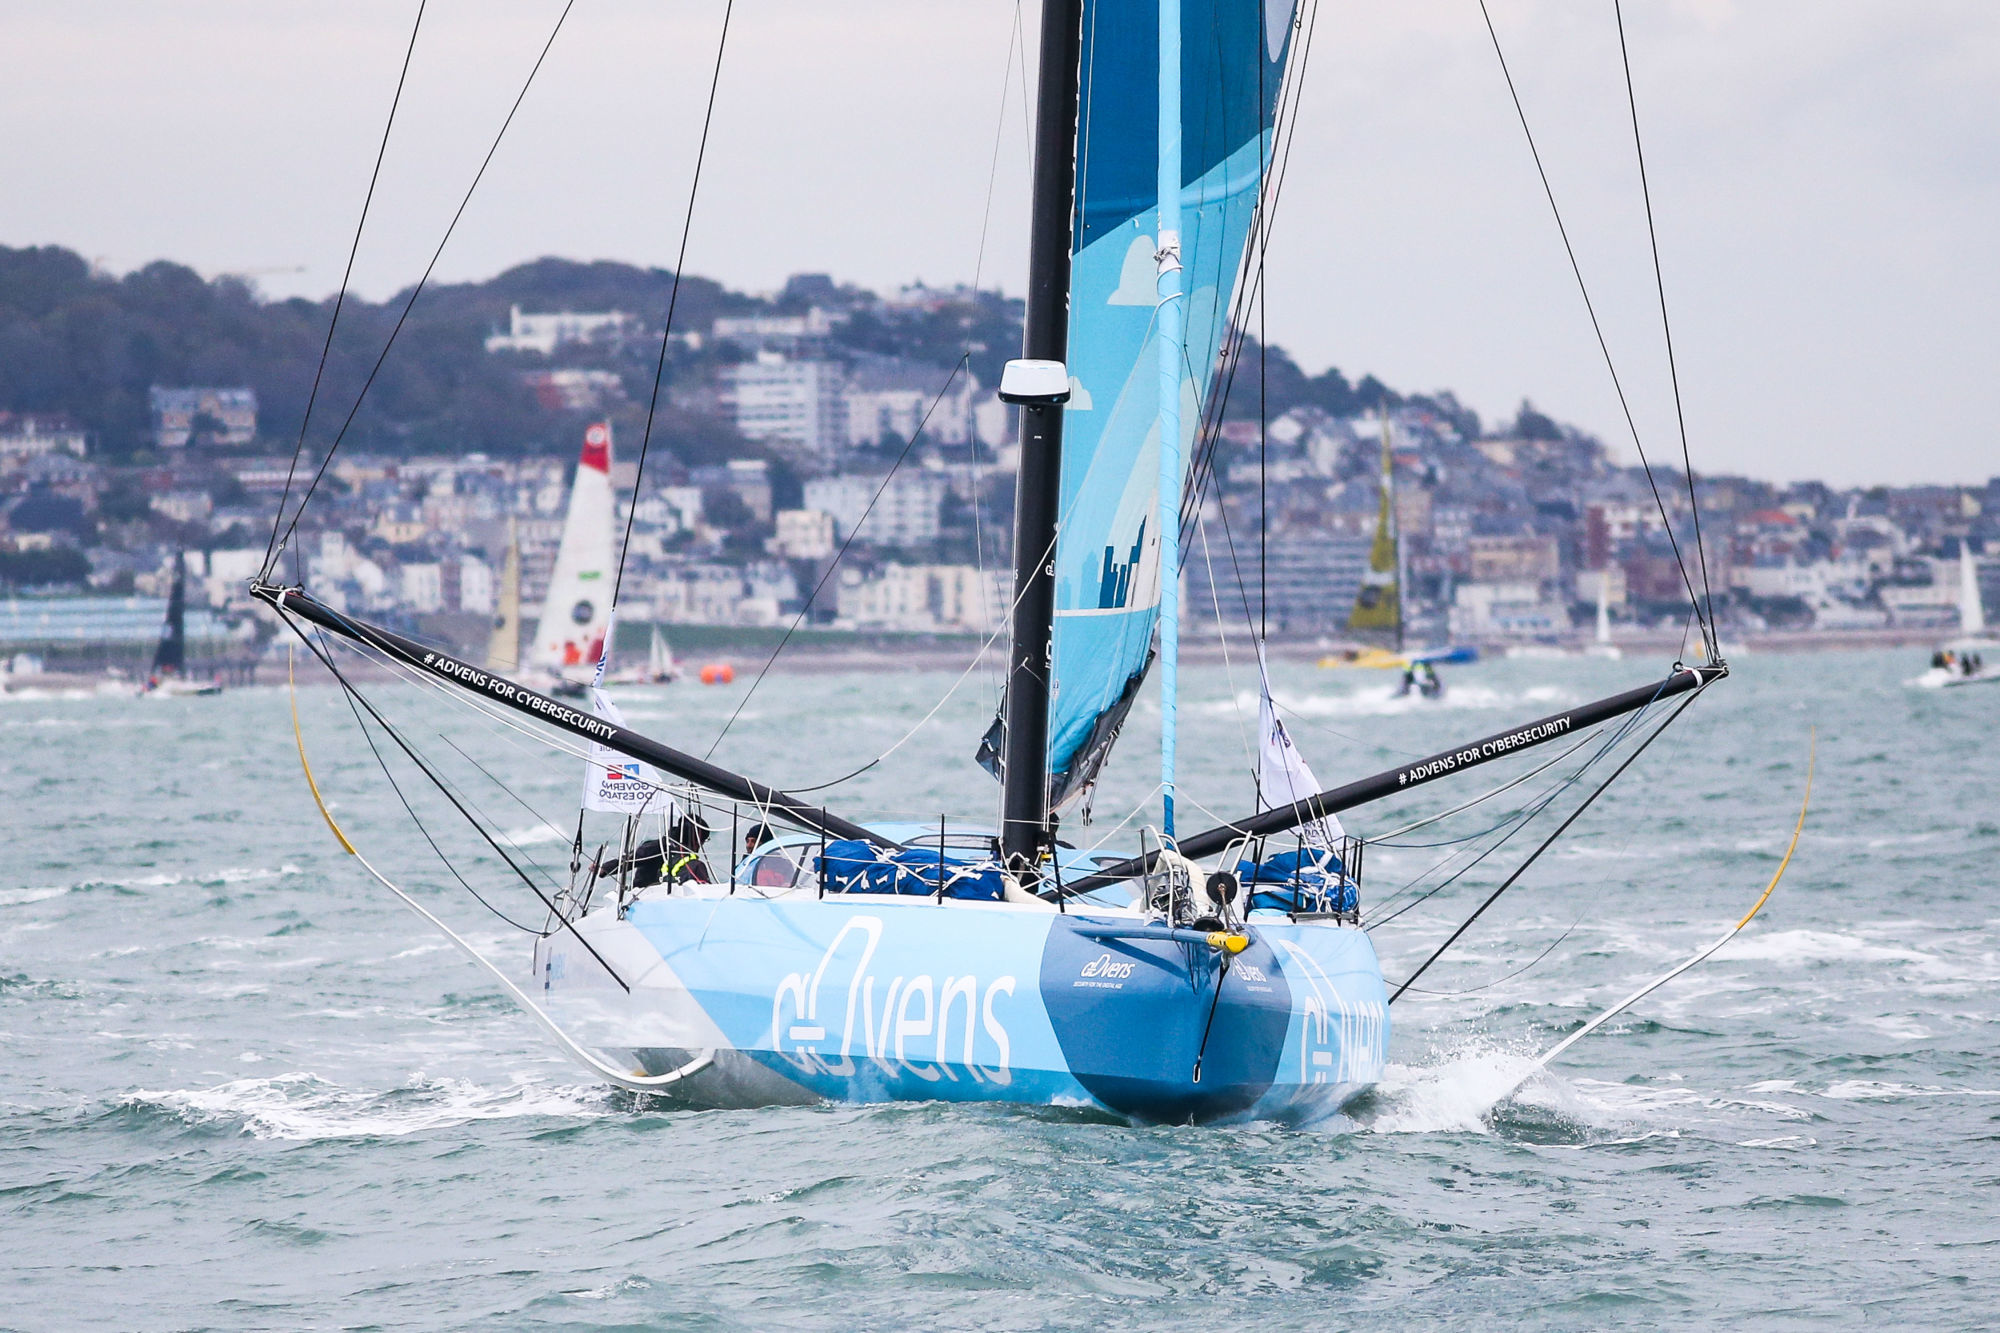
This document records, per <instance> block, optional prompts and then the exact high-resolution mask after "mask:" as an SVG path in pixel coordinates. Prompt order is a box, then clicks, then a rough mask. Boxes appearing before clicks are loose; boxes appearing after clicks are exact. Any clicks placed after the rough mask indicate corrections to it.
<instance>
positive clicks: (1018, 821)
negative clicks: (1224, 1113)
mask: <svg viewBox="0 0 2000 1333" xmlns="http://www.w3.org/2000/svg"><path fill="white" fill-rule="evenodd" d="M1041 52H1042V54H1041V71H1040V74H1039V75H1038V76H1037V88H1036V106H1035V185H1034V217H1033V221H1032V224H1031V231H1030V236H1029V248H1028V309H1027V320H1026V331H1025V334H1024V336H1023V337H1022V340H1021V355H1022V358H1023V359H1024V360H1028V361H1045V362H1062V361H1064V359H1065V358H1066V357H1067V356H1068V354H1069V259H1070V245H1071V241H1072V236H1071V223H1072V218H1073V216H1074V211H1075V206H1076V115H1077V96H1078V82H1079V77H1078V71H1079V68H1080V65H1081V62H1082V55H1083V4H1082V0H1045V3H1044V4H1043V5H1042V38H1041ZM1062 396H1063V397H1067V396H1068V394H1067V391H1066V390H1065V392H1064V393H1063V395H1062ZM1062 425H1063V408H1062V403H1061V402H1060V401H1048V400H1047V399H1039V400H1023V401H1022V406H1021V471H1020V475H1019V476H1018V477H1017V478H1016V482H1015V494H1014V621H1013V636H1012V646H1011V648H1010V650H1009V653H1008V661H1007V705H1006V716H1005V734H1004V736H1003V737H1002V740H1001V746H1002V750H1001V754H1002V761H1001V763H1002V768H1001V779H1000V780H1001V797H1000V820H1001V824H1000V828H1001V833H1000V847H1001V854H1002V856H1003V857H1004V859H1005V861H1006V864H1007V865H1008V866H1009V867H1010V868H1011V869H1013V870H1014V871H1015V873H1017V874H1021V875H1022V876H1023V877H1024V878H1032V877H1033V876H1034V874H1035V867H1036V865H1037V863H1038V862H1039V861H1040V859H1041V853H1042V849H1043V847H1044V846H1045V844H1046V843H1047V841H1048V836H1049V795H1048V791H1049V788H1048V770H1047V765H1048V751H1049V674H1050V669H1051V666H1052V661H1051V654H1052V649H1053V646H1054V643H1053V625H1054V621H1055V599H1056V585H1055V540H1056V511H1057V509H1058V507H1059V506H1060V504H1061V486H1062Z"/></svg>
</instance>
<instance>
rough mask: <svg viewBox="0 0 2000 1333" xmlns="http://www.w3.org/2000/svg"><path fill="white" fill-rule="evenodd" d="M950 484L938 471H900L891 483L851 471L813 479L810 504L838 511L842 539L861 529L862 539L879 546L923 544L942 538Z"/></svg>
mask: <svg viewBox="0 0 2000 1333" xmlns="http://www.w3.org/2000/svg"><path fill="white" fill-rule="evenodd" d="M945 487H946V482H945V479H944V478H943V477H942V476H939V475H938V474H937V473H934V472H919V471H909V470H905V471H899V472H896V473H893V474H892V475H891V476H890V477H889V479H888V482H887V484H886V485H885V484H884V482H883V480H882V478H881V477H872V476H864V475H860V474H857V473H845V474H843V475H841V476H837V477H815V478H814V479H813V480H811V481H809V482H807V483H806V485H805V502H806V508H808V509H818V510H822V511H824V512H826V513H828V514H831V515H833V523H834V529H835V533H836V535H837V537H838V538H839V539H840V540H841V541H846V540H847V538H848V537H849V536H850V535H852V534H853V533H855V532H856V531H857V530H858V531H859V532H860V534H861V540H862V541H865V542H869V543H872V544H873V545H876V546H923V545H927V544H928V543H930V542H934V541H936V540H937V538H938V527H939V513H938V511H939V510H940V508H942V506H943V503H944V492H945ZM878 490H879V491H880V492H881V496H880V498H877V496H876V492H877V491H878ZM871 503H872V505H873V506H874V507H873V508H872V509H871V508H870V507H869V506H870V505H871ZM864 515H865V518H864Z"/></svg>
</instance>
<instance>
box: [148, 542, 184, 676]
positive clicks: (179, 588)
mask: <svg viewBox="0 0 2000 1333" xmlns="http://www.w3.org/2000/svg"><path fill="white" fill-rule="evenodd" d="M185 670H187V552H186V551H175V552H174V587H173V591H172V592H170V593H168V594H167V619H166V623H165V624H163V625H161V626H160V646H159V647H157V648H155V649H154V650H153V674H154V675H156V676H178V675H180V674H181V673H182V672H183V671H185Z"/></svg>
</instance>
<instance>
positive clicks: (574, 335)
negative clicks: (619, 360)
mask: <svg viewBox="0 0 2000 1333" xmlns="http://www.w3.org/2000/svg"><path fill="white" fill-rule="evenodd" d="M638 331H639V317H638V316H637V315H628V314H626V313H625V312H624V311H622V310H604V311H596V312H592V313H588V314H577V313H573V312H571V311H568V310H561V311H556V312H554V313H552V314H525V313H523V312H522V310H521V307H519V306H514V307H512V308H511V309H510V310H509V312H508V316H507V332H505V333H496V334H494V335H493V336H492V337H490V338H488V339H487V340H486V350H487V351H489V352H540V353H541V354H542V355H543V356H547V355H549V353H551V352H553V351H555V350H556V348H558V347H561V346H562V345H563V344H565V343H601V342H617V341H619V340H620V339H622V338H626V337H629V336H630V335H632V334H635V333H637V332H638Z"/></svg>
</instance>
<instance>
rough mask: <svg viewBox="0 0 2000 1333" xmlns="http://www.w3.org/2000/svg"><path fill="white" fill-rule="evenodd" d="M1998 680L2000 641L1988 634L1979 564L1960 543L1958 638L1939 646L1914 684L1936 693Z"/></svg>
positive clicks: (1966, 547) (1967, 548) (1999, 678)
mask: <svg viewBox="0 0 2000 1333" xmlns="http://www.w3.org/2000/svg"><path fill="white" fill-rule="evenodd" d="M1989 659H1991V660H1989ZM1996 680H2000V640H1996V639H1994V638H1992V637H1991V636H1989V635H1988V634H1987V633H1986V606H1985V603H1984V602H1983V601H1981V599H1980V596H1979V564H1978V562H1977V561H1975V560H1974V559H1973V558H1972V548H1971V547H1970V546H1968V545H1966V543H1965V542H1963V541H1960V542H1959V544H1958V637H1957V638H1955V639H1953V640H1951V641H1950V642H1949V643H1943V644H1939V645H1938V648H1937V651H1935V652H1933V653H1932V654H1931V668H1930V670H1928V671H1926V672H1924V674H1923V675H1921V676H1918V677H1917V678H1916V680H1915V681H1913V682H1911V683H1912V684H1915V685H1920V686H1922V687H1923V688H1925V689H1931V690H1937V689H1948V688H1950V687H1952V686H1957V685H1979V684H1984V683H1986V682H1988V681H1996Z"/></svg>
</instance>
